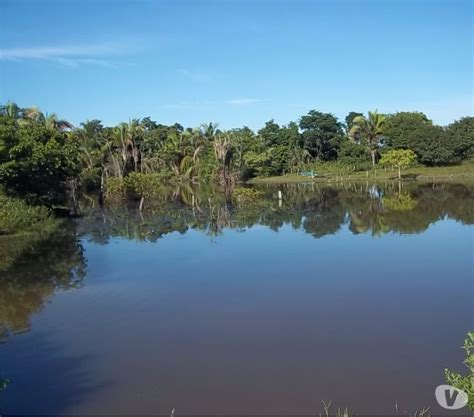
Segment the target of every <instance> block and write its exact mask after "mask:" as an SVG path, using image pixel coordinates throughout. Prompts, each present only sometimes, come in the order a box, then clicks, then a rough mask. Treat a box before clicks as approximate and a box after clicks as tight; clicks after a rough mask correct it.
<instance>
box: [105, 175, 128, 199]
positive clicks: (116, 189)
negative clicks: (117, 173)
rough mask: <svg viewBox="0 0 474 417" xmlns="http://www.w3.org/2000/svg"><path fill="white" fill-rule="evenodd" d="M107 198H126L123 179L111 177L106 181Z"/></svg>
mask: <svg viewBox="0 0 474 417" xmlns="http://www.w3.org/2000/svg"><path fill="white" fill-rule="evenodd" d="M105 197H106V198H111V199H116V198H123V197H125V184H124V181H123V179H122V178H117V177H110V178H107V179H106V180H105Z"/></svg>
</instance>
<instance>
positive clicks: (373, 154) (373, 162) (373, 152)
mask: <svg viewBox="0 0 474 417" xmlns="http://www.w3.org/2000/svg"><path fill="white" fill-rule="evenodd" d="M376 153H377V151H376V150H371V151H370V154H371V156H372V166H375V155H376Z"/></svg>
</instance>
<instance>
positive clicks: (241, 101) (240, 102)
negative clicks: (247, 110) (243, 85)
mask: <svg viewBox="0 0 474 417" xmlns="http://www.w3.org/2000/svg"><path fill="white" fill-rule="evenodd" d="M262 101H265V100H263V99H261V98H249V97H246V98H233V99H231V100H228V101H227V104H236V105H244V104H255V103H261V102H262Z"/></svg>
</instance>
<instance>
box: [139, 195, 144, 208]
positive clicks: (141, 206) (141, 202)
mask: <svg viewBox="0 0 474 417" xmlns="http://www.w3.org/2000/svg"><path fill="white" fill-rule="evenodd" d="M144 202H145V197H142V198H141V199H140V205H139V206H138V210H140V211H142V209H143V203H144Z"/></svg>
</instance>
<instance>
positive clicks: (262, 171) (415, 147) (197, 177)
mask: <svg viewBox="0 0 474 417" xmlns="http://www.w3.org/2000/svg"><path fill="white" fill-rule="evenodd" d="M473 125H474V118H472V117H465V118H463V119H461V120H459V121H457V122H454V123H452V124H451V125H450V126H448V127H447V128H446V129H444V128H441V127H439V126H435V125H433V123H432V122H431V120H429V119H428V118H427V117H426V116H425V115H424V114H422V113H410V112H402V113H396V114H393V115H388V116H385V115H382V114H378V113H377V112H376V111H375V112H369V113H368V115H367V116H363V115H362V113H356V112H350V113H349V114H348V115H347V116H346V118H345V123H344V124H343V123H341V122H340V121H339V120H338V119H337V118H336V117H335V116H334V115H332V114H331V113H323V112H320V111H316V110H311V111H309V112H308V113H307V114H306V115H303V116H302V117H301V118H300V120H299V122H298V123H296V122H290V123H288V124H287V125H279V124H278V123H276V122H275V121H274V120H270V121H268V122H266V123H265V125H264V127H263V128H262V129H260V130H259V131H258V132H257V133H255V132H253V131H252V130H251V129H249V128H248V127H242V128H239V129H232V130H229V131H224V130H220V129H218V126H217V124H216V123H207V124H203V125H201V126H200V127H198V128H184V127H183V126H181V125H179V124H177V123H176V124H174V125H171V126H166V125H163V124H159V123H157V122H155V121H153V120H151V119H150V118H149V117H145V118H143V119H132V120H130V121H129V122H127V123H120V124H118V125H117V126H112V127H105V126H103V125H102V123H101V122H100V121H99V120H88V121H86V122H84V123H82V124H81V125H80V127H78V128H74V127H73V126H72V125H71V124H70V123H68V122H67V121H65V120H61V119H59V118H58V117H57V116H56V115H55V114H50V115H47V114H43V113H42V112H41V111H40V110H39V109H37V108H34V107H30V108H21V107H19V106H17V105H16V104H15V103H7V104H6V105H4V106H0V185H1V186H3V187H4V189H5V191H6V193H7V194H8V195H15V196H19V197H21V198H23V199H25V200H26V201H27V202H29V203H32V204H38V205H44V206H47V207H55V206H58V205H64V204H65V203H66V202H68V204H69V206H70V208H71V207H72V208H73V209H75V208H76V203H77V196H78V191H80V190H81V189H82V190H84V189H99V190H100V192H101V194H102V195H105V196H106V197H107V198H122V197H132V198H137V197H139V198H142V197H145V196H147V197H148V196H152V195H153V194H154V192H155V190H156V189H157V188H158V187H159V184H160V183H170V184H175V185H178V184H193V183H197V182H212V183H218V184H221V185H224V186H231V185H233V184H235V183H236V182H238V181H246V180H249V179H251V178H252V177H255V176H258V177H268V176H276V175H282V174H288V173H297V172H299V171H301V170H305V169H307V168H308V167H311V166H312V165H313V164H315V163H320V162H330V165H329V170H332V169H333V168H338V169H339V170H340V171H341V172H357V171H361V170H368V169H369V168H370V166H369V165H370V161H372V165H373V166H374V167H375V164H376V162H377V159H378V156H379V153H381V154H386V155H390V154H389V153H387V151H390V150H398V149H405V150H411V151H413V152H414V153H415V154H416V157H417V159H418V161H419V162H421V163H423V164H425V165H432V166H434V165H446V164H453V163H457V162H460V161H463V160H467V159H470V158H472V157H473V149H474V139H473V138H474V135H473ZM386 158H387V157H385V159H384V160H383V161H384V163H385V162H386ZM322 169H326V168H324V167H323V168H322ZM71 212H75V210H71Z"/></svg>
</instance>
